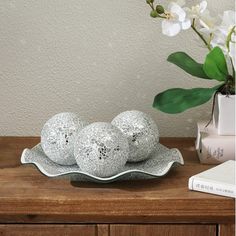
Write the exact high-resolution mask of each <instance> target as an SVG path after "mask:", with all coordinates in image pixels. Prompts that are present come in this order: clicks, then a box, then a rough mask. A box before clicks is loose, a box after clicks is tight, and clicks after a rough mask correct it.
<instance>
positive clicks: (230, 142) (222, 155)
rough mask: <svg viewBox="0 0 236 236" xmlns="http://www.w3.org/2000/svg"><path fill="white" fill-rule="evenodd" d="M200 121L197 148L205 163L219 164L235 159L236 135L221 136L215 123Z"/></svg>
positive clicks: (201, 159) (200, 158)
mask: <svg viewBox="0 0 236 236" xmlns="http://www.w3.org/2000/svg"><path fill="white" fill-rule="evenodd" d="M206 124H207V122H204V121H202V122H198V123H197V125H198V134H197V140H196V150H197V154H198V157H199V160H200V162H201V163H203V164H219V163H221V162H224V161H228V160H234V159H235V136H230V135H228V136H220V135H218V134H217V129H216V128H215V127H214V126H213V124H209V125H208V126H207V127H205V126H206Z"/></svg>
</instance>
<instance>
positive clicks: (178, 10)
mask: <svg viewBox="0 0 236 236" xmlns="http://www.w3.org/2000/svg"><path fill="white" fill-rule="evenodd" d="M167 9H168V10H167V11H166V12H165V15H166V19H164V20H163V21H162V33H163V34H164V35H167V36H170V37H172V36H175V35H177V34H178V33H179V32H180V31H181V30H186V29H189V28H190V26H191V21H190V19H189V18H187V17H186V12H185V11H184V9H183V8H182V7H181V6H180V5H178V4H177V3H176V2H170V4H169V5H168V8H167Z"/></svg>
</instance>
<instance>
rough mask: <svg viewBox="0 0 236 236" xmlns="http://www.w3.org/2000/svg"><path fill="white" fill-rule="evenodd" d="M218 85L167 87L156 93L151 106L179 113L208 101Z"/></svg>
mask: <svg viewBox="0 0 236 236" xmlns="http://www.w3.org/2000/svg"><path fill="white" fill-rule="evenodd" d="M220 86H221V85H218V86H215V87H213V88H193V89H182V88H173V89H168V90H166V91H164V92H162V93H159V94H157V95H156V97H155V99H154V102H153V107H154V108H156V109H158V110H160V111H162V112H165V113H169V114H176V113H180V112H183V111H185V110H187V109H189V108H192V107H196V106H199V105H201V104H203V103H206V102H207V101H209V100H210V99H211V97H212V95H213V94H214V93H215V92H216V90H217V89H218V88H219V87H220Z"/></svg>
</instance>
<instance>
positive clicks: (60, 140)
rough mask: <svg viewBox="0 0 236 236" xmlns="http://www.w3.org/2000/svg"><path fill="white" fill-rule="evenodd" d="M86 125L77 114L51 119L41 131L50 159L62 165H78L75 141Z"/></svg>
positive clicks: (43, 143)
mask: <svg viewBox="0 0 236 236" xmlns="http://www.w3.org/2000/svg"><path fill="white" fill-rule="evenodd" d="M85 125H86V122H85V121H83V120H82V119H80V118H79V117H78V116H77V115H76V114H74V113H70V112H65V113H59V114H56V115H55V116H53V117H52V118H51V119H49V120H48V121H47V122H46V123H45V125H44V127H43V129H42V131H41V145H42V148H43V151H44V153H45V154H46V155H47V156H48V158H49V159H51V160H52V161H54V162H56V163H57V164H61V165H73V164H76V161H75V158H74V141H75V137H76V134H77V133H78V132H79V131H80V130H81V129H82V128H83V127H84V126H85Z"/></svg>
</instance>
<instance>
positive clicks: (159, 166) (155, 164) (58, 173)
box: [21, 143, 184, 183]
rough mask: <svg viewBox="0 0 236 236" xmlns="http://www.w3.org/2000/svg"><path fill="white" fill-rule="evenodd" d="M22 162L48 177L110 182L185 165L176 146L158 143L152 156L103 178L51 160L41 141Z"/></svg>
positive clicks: (155, 174) (152, 175)
mask: <svg viewBox="0 0 236 236" xmlns="http://www.w3.org/2000/svg"><path fill="white" fill-rule="evenodd" d="M21 163H22V164H34V165H35V166H36V167H37V168H38V169H39V171H40V172H41V173H42V174H44V175H46V176H48V177H63V178H69V179H70V180H73V181H92V182H99V183H109V182H113V181H117V180H127V179H150V178H157V177H161V176H164V175H165V174H167V173H168V172H169V170H170V169H171V167H173V166H177V165H184V160H183V157H182V155H181V153H180V151H179V150H178V149H176V148H173V149H169V148H167V147H165V146H163V145H162V144H157V145H156V149H155V151H154V152H153V153H152V154H151V156H150V158H149V159H147V160H145V161H142V162H137V163H126V165H125V167H124V169H123V171H122V172H120V173H118V174H116V175H113V176H110V177H106V178H101V177H97V176H93V175H91V174H89V173H85V172H83V171H81V169H80V167H79V166H78V165H72V166H63V165H59V164H56V163H54V162H53V161H51V160H50V159H49V158H48V157H47V156H46V155H45V153H44V152H43V149H42V147H41V144H40V143H39V144H38V145H36V146H35V147H33V148H32V149H25V150H24V151H23V153H22V156H21Z"/></svg>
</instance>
